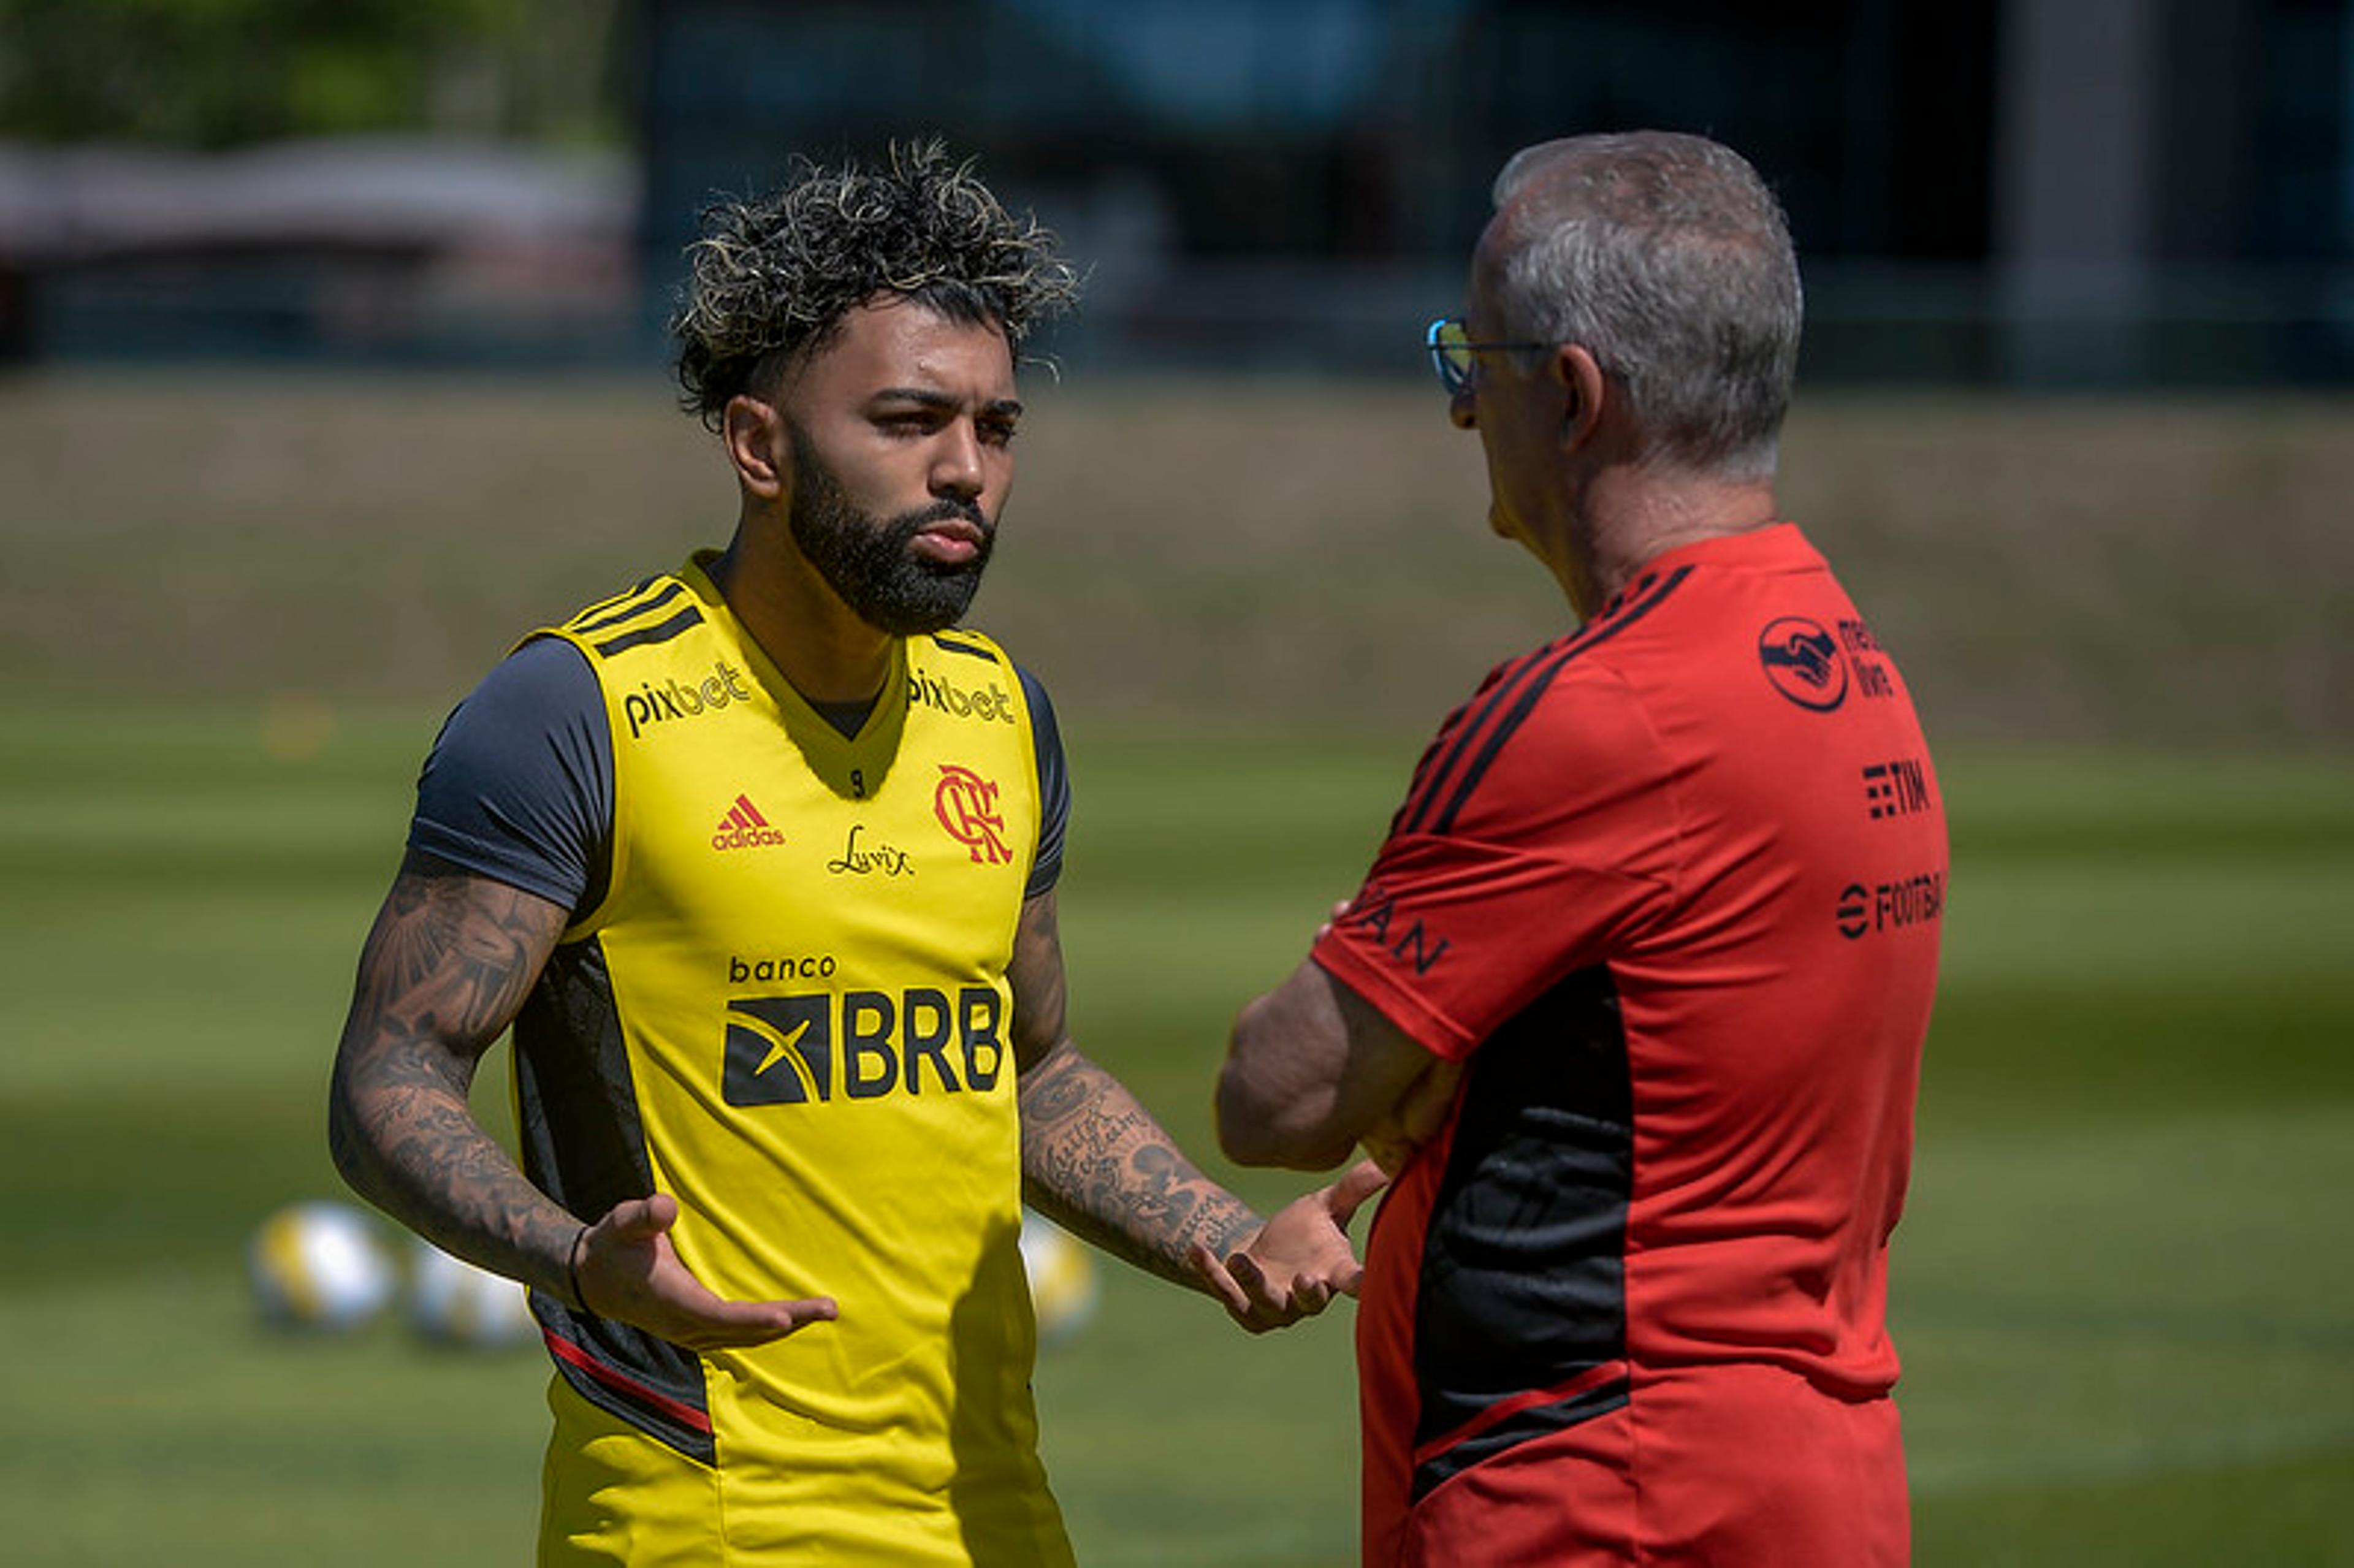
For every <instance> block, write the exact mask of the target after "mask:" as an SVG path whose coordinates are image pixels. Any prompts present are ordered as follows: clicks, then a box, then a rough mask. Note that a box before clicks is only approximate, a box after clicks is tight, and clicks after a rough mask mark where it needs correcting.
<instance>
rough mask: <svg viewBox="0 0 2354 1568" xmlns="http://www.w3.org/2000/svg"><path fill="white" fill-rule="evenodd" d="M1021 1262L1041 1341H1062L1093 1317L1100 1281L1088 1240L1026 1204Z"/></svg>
mask: <svg viewBox="0 0 2354 1568" xmlns="http://www.w3.org/2000/svg"><path fill="white" fill-rule="evenodd" d="M1022 1268H1023V1273H1025V1274H1027V1275H1028V1276H1029V1277H1030V1303H1031V1306H1032V1308H1033V1309H1034V1311H1035V1312H1036V1314H1037V1318H1038V1343H1039V1344H1040V1346H1041V1347H1044V1348H1052V1347H1054V1346H1055V1345H1059V1344H1062V1343H1064V1342H1065V1341H1066V1340H1069V1339H1071V1338H1072V1337H1073V1336H1074V1335H1076V1334H1077V1333H1078V1332H1079V1330H1082V1329H1084V1328H1086V1327H1087V1323H1088V1321H1089V1320H1090V1319H1093V1318H1094V1317H1095V1312H1096V1301H1097V1297H1098V1295H1099V1294H1100V1287H1099V1286H1098V1284H1097V1279H1096V1260H1095V1258H1094V1256H1093V1255H1091V1254H1090V1253H1089V1252H1088V1251H1087V1245H1086V1244H1085V1243H1083V1242H1081V1241H1078V1240H1077V1239H1076V1238H1075V1237H1073V1236H1072V1235H1071V1234H1070V1233H1069V1232H1067V1231H1066V1230H1064V1229H1062V1228H1061V1227H1060V1226H1058V1225H1056V1224H1054V1223H1053V1222H1052V1221H1050V1220H1048V1219H1046V1218H1045V1217H1044V1215H1041V1214H1037V1213H1032V1212H1031V1211H1030V1210H1028V1209H1024V1210H1023V1211H1022Z"/></svg>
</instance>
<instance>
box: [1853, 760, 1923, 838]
mask: <svg viewBox="0 0 2354 1568" xmlns="http://www.w3.org/2000/svg"><path fill="white" fill-rule="evenodd" d="M1863 803H1864V806H1865V808H1866V809H1867V810H1870V811H1871V813H1872V821H1875V822H1877V821H1883V820H1884V819H1886V818H1889V817H1909V816H1911V815H1912V814H1913V813H1914V812H1915V811H1925V810H1928V809H1929V773H1928V769H1926V768H1923V767H1922V766H1921V763H1920V759H1919V758H1911V757H1907V758H1898V759H1897V760H1896V761H1893V762H1875V763H1873V764H1872V766H1870V767H1869V768H1865V769H1864V770H1863Z"/></svg>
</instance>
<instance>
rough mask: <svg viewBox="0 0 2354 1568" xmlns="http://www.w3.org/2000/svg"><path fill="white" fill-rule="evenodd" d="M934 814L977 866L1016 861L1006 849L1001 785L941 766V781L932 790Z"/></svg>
mask: <svg viewBox="0 0 2354 1568" xmlns="http://www.w3.org/2000/svg"><path fill="white" fill-rule="evenodd" d="M932 815H934V816H936V817H938V819H939V820H940V826H942V827H943V828H946V829H947V830H948V832H949V837H950V838H952V839H954V840H956V842H959V843H960V844H962V845H964V847H965V850H966V852H967V853H970V855H971V856H972V860H973V863H974V864H975V865H980V864H982V863H988V864H991V865H998V864H1002V863H1004V862H1006V861H1009V860H1012V859H1013V851H1012V850H1010V849H1008V848H1006V847H1005V818H1004V816H1003V815H1002V813H1001V812H1000V811H999V810H998V809H997V786H996V785H995V784H994V783H992V782H991V781H990V780H989V779H983V778H982V777H981V775H980V774H978V773H975V772H974V771H973V770H972V769H971V768H960V767H959V766H957V765H956V764H955V763H953V762H943V763H941V764H940V782H939V785H938V788H937V789H934V790H933V791H932Z"/></svg>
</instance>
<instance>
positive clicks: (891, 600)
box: [787, 428, 997, 637]
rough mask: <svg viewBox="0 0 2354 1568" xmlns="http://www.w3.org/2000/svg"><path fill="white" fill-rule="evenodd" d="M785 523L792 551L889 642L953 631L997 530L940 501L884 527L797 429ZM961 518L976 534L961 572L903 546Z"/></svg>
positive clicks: (977, 513)
mask: <svg viewBox="0 0 2354 1568" xmlns="http://www.w3.org/2000/svg"><path fill="white" fill-rule="evenodd" d="M791 439H792V443H793V488H792V496H791V500H790V509H789V511H788V513H787V521H788V522H789V524H790V526H791V528H792V531H793V543H794V544H796V545H799V546H801V554H802V555H803V556H806V557H808V559H809V562H810V564H811V566H813V567H816V568H817V569H818V573H819V575H820V576H822V577H824V578H825V580H826V582H827V584H828V585H829V586H830V587H832V589H833V591H834V592H835V593H837V594H840V595H841V596H842V602H843V603H844V604H846V605H848V606H849V607H850V608H851V609H853V610H854V611H855V612H856V613H857V616H858V619H859V620H863V621H864V622H866V624H867V625H869V626H872V627H874V628H875V630H878V631H885V632H888V633H890V634H891V635H892V636H894V637H915V636H918V635H920V634H922V633H924V632H927V631H938V630H940V629H941V628H943V627H948V626H953V625H955V624H956V623H957V621H958V620H960V619H961V618H962V617H963V615H964V612H965V610H966V609H967V608H968V607H969V606H970V605H971V603H972V596H973V595H974V594H975V593H977V592H979V591H980V588H981V572H982V570H983V569H984V568H985V567H988V565H989V556H990V552H991V550H992V549H994V548H995V547H996V544H997V529H996V527H995V526H994V525H993V524H991V522H990V521H989V519H988V518H987V517H985V516H983V515H982V514H981V508H980V507H978V506H975V505H973V504H972V503H970V502H966V501H948V500H942V501H937V502H934V503H932V504H931V505H929V506H927V507H925V508H924V509H923V510H921V511H919V512H907V513H902V514H900V515H898V516H896V517H893V518H890V519H888V520H887V521H886V520H885V519H883V518H879V517H876V516H875V515H873V514H871V513H866V512H862V511H860V510H859V509H858V508H857V507H856V506H854V505H853V504H852V503H851V501H850V498H849V497H848V496H847V495H845V494H843V490H842V485H841V483H840V482H839V481H837V480H836V479H835V478H834V477H833V471H832V470H831V469H829V468H827V467H826V466H825V464H824V463H823V462H822V461H820V460H819V458H818V455H817V453H816V452H815V451H814V450H811V446H810V443H809V440H808V439H807V438H806V437H805V436H803V435H802V433H801V430H800V429H798V428H796V429H793V430H792V431H791ZM951 517H961V518H963V519H964V520H965V521H966V522H968V523H970V524H972V525H973V526H974V527H976V528H978V529H980V530H981V550H980V553H979V554H978V555H976V556H973V558H972V559H971V560H970V561H967V562H965V563H963V564H962V565H960V566H949V565H945V564H942V563H940V562H937V561H928V560H926V559H924V558H923V557H922V556H918V555H917V554H916V553H915V552H914V551H913V550H911V549H910V548H908V546H910V545H911V544H912V543H913V542H914V540H915V537H916V535H917V534H919V533H921V532H923V531H924V529H926V528H927V527H929V526H930V525H931V524H935V523H939V522H944V521H946V520H947V519H949V518H951Z"/></svg>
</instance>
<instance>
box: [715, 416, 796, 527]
mask: <svg viewBox="0 0 2354 1568" xmlns="http://www.w3.org/2000/svg"><path fill="white" fill-rule="evenodd" d="M720 420H721V423H720V427H719V435H720V439H721V440H724V441H725V442H726V444H727V461H730V462H732V463H734V464H735V465H736V478H737V482H739V483H741V484H742V485H743V486H744V489H745V490H746V492H748V493H750V494H753V495H757V496H758V497H759V498H760V499H761V500H763V501H774V500H776V499H777V497H779V496H780V495H782V494H783V493H785V488H786V485H787V482H788V481H789V479H790V475H788V474H787V473H786V472H785V467H784V462H785V457H784V454H785V451H786V450H787V449H786V446H785V440H784V435H785V421H784V418H783V417H782V416H780V415H779V413H778V412H777V411H776V409H774V408H770V407H769V405H768V404H766V403H763V402H761V401H760V400H759V399H758V397H751V396H749V395H748V394H746V393H742V392H739V393H737V395H736V396H735V397H730V398H728V399H727V407H726V409H725V410H724V411H723V412H722V413H721V415H720Z"/></svg>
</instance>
